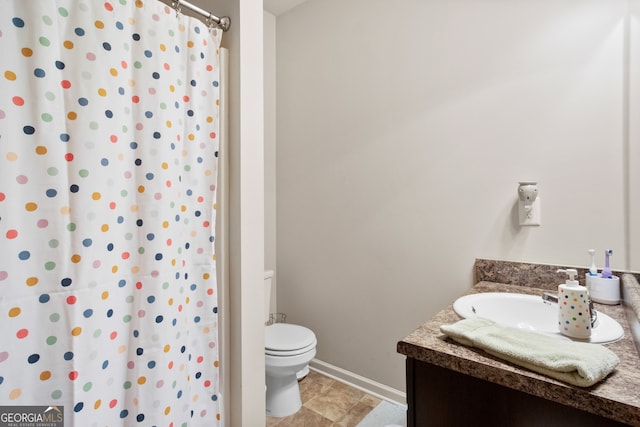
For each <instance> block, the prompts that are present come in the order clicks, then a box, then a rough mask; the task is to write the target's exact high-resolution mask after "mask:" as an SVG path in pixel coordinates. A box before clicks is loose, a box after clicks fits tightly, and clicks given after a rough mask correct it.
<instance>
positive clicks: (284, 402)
mask: <svg viewBox="0 0 640 427" xmlns="http://www.w3.org/2000/svg"><path fill="white" fill-rule="evenodd" d="M301 407H302V401H301V400H300V387H299V386H298V378H297V377H296V374H295V373H293V374H291V375H288V376H278V377H272V376H269V375H267V416H270V417H287V416H289V415H293V414H295V413H296V412H298V411H299V410H300V408H301Z"/></svg>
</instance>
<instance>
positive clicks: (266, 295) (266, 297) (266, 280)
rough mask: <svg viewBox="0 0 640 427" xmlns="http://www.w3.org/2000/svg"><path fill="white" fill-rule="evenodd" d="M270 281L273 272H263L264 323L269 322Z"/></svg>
mask: <svg viewBox="0 0 640 427" xmlns="http://www.w3.org/2000/svg"><path fill="white" fill-rule="evenodd" d="M271 279H273V270H267V271H265V272H264V317H265V319H264V321H265V323H266V322H268V321H269V314H271Z"/></svg>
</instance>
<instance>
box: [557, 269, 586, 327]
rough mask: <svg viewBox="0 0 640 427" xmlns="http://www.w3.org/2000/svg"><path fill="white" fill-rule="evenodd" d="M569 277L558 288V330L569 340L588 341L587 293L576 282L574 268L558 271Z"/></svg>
mask: <svg viewBox="0 0 640 427" xmlns="http://www.w3.org/2000/svg"><path fill="white" fill-rule="evenodd" d="M558 273H565V274H567V275H568V276H569V278H568V279H567V281H566V282H565V283H564V284H560V285H559V286H558V329H559V330H560V333H561V334H563V335H566V336H568V337H571V338H578V339H588V338H589V337H590V336H591V312H590V310H589V292H588V290H587V288H586V287H585V286H580V284H579V283H578V281H577V280H576V276H577V275H578V272H577V271H576V270H575V269H574V268H567V269H566V270H558Z"/></svg>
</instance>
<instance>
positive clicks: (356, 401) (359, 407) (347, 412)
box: [267, 371, 380, 427]
mask: <svg viewBox="0 0 640 427" xmlns="http://www.w3.org/2000/svg"><path fill="white" fill-rule="evenodd" d="M299 385H300V397H301V399H302V408H301V409H300V410H299V411H298V412H297V413H295V414H293V415H291V416H288V417H282V418H276V417H267V427H305V426H308V427H355V426H356V425H357V424H358V423H359V422H360V421H361V420H362V419H363V418H364V417H365V416H366V415H367V414H368V413H369V412H371V410H372V409H373V408H375V407H376V406H377V405H378V404H379V403H380V399H378V398H377V397H373V396H371V395H368V394H367V393H365V392H363V391H360V390H357V389H355V388H353V387H349V386H347V385H345V384H343V383H341V382H339V381H336V380H333V379H331V378H328V377H325V376H324V375H320V374H318V373H317V372H314V371H311V372H310V373H309V375H307V376H306V377H305V378H304V379H303V380H302V381H300V383H299Z"/></svg>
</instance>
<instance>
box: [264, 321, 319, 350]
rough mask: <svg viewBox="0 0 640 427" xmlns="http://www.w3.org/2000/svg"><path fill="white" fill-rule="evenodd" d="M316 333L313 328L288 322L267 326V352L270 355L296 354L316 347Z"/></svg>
mask: <svg viewBox="0 0 640 427" xmlns="http://www.w3.org/2000/svg"><path fill="white" fill-rule="evenodd" d="M316 344H317V340H316V335H315V334H314V333H313V331H312V330H311V329H308V328H305V327H304V326H300V325H291V324H288V323H274V324H273V325H270V326H267V328H266V334H265V354H268V355H270V356H281V357H286V356H295V355H298V354H302V353H306V352H308V351H309V350H312V349H313V348H315V346H316Z"/></svg>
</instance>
